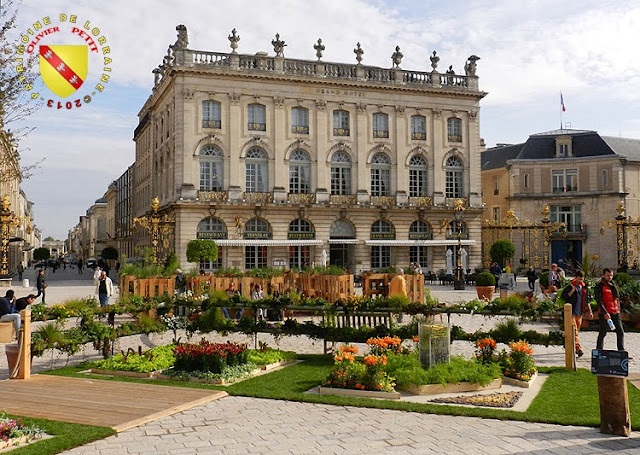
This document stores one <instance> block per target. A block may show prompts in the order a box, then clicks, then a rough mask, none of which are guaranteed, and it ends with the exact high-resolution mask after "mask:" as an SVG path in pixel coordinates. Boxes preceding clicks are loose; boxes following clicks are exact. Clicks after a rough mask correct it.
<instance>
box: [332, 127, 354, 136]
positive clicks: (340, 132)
mask: <svg viewBox="0 0 640 455" xmlns="http://www.w3.org/2000/svg"><path fill="white" fill-rule="evenodd" d="M349 134H350V131H349V128H334V129H333V135H334V136H349Z"/></svg>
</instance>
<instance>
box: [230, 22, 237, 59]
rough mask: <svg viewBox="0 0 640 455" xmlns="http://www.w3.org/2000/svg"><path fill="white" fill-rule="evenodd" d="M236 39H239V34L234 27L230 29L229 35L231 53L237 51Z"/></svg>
mask: <svg viewBox="0 0 640 455" xmlns="http://www.w3.org/2000/svg"><path fill="white" fill-rule="evenodd" d="M238 41H240V35H238V33H237V32H236V29H235V28H234V29H233V30H231V35H229V45H230V46H231V53H232V54H237V53H238Z"/></svg>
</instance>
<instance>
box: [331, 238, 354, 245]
mask: <svg viewBox="0 0 640 455" xmlns="http://www.w3.org/2000/svg"><path fill="white" fill-rule="evenodd" d="M329 243H330V244H333V245H357V244H359V243H360V240H358V239H329Z"/></svg>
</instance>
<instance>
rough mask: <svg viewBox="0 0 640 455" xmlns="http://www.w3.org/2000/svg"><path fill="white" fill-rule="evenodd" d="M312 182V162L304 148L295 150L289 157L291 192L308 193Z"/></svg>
mask: <svg viewBox="0 0 640 455" xmlns="http://www.w3.org/2000/svg"><path fill="white" fill-rule="evenodd" d="M310 183H311V162H310V161H309V154H308V153H307V152H305V151H304V150H294V151H293V152H292V153H291V158H290V159H289V192H290V193H308V192H309V188H310Z"/></svg>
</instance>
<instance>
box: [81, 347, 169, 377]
mask: <svg viewBox="0 0 640 455" xmlns="http://www.w3.org/2000/svg"><path fill="white" fill-rule="evenodd" d="M173 348H174V346H172V345H167V346H158V347H157V348H153V349H150V350H148V351H146V352H144V353H143V354H142V355H139V354H137V353H134V352H128V353H126V354H118V355H115V356H113V357H112V358H110V359H107V360H99V361H97V362H93V363H92V364H91V368H98V369H101V370H118V371H135V372H137V373H151V372H152V371H158V370H165V369H167V368H171V367H172V366H173V364H174V362H175V357H174V356H173Z"/></svg>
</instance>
